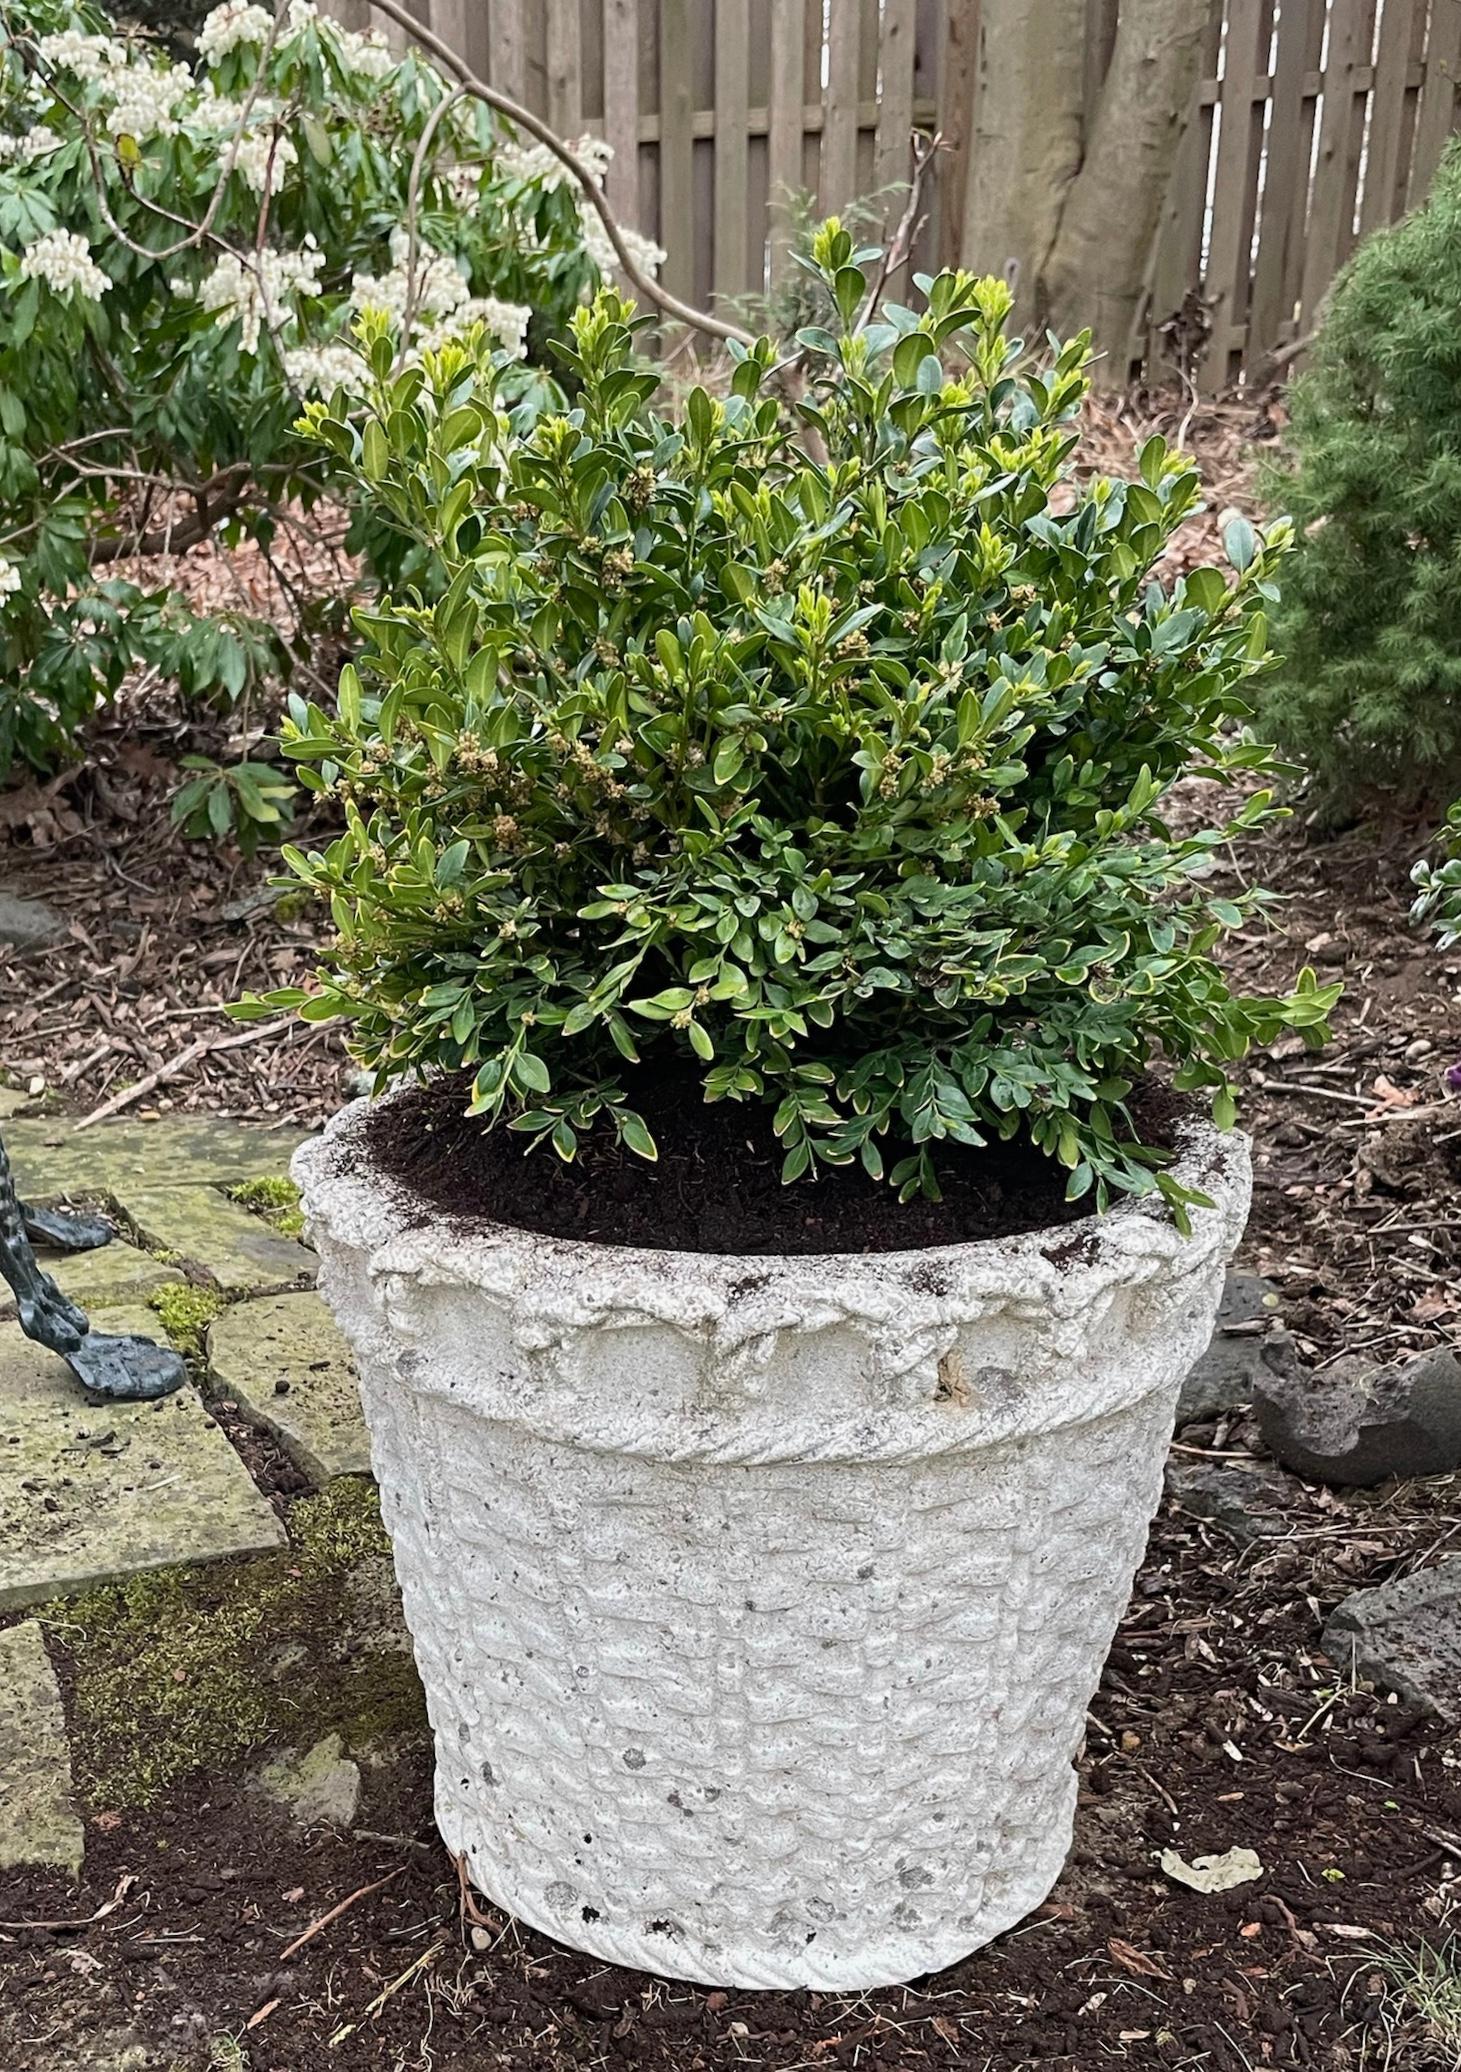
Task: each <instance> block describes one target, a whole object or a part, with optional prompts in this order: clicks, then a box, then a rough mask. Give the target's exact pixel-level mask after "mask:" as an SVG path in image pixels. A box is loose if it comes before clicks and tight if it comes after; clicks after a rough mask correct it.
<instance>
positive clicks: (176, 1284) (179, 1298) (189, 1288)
mask: <svg viewBox="0 0 1461 2072" xmlns="http://www.w3.org/2000/svg"><path fill="white" fill-rule="evenodd" d="M147 1306H148V1308H149V1309H153V1310H155V1311H156V1312H157V1314H158V1316H159V1317H160V1318H161V1319H162V1328H163V1330H164V1331H166V1333H167V1335H168V1337H169V1338H170V1339H171V1340H172V1342H173V1344H174V1345H175V1346H176V1347H177V1349H178V1351H179V1352H180V1353H185V1354H186V1355H187V1356H188V1357H189V1358H190V1359H195V1360H196V1359H201V1358H202V1355H203V1334H204V1332H205V1331H206V1330H207V1329H208V1326H209V1325H210V1324H211V1323H212V1321H213V1319H214V1318H215V1317H216V1316H217V1315H218V1314H219V1312H220V1311H221V1310H222V1309H223V1308H224V1307H225V1303H224V1298H223V1296H222V1295H220V1294H219V1292H218V1290H217V1289H216V1288H198V1287H195V1286H194V1285H193V1283H192V1282H191V1281H169V1283H168V1285H167V1286H166V1287H165V1288H158V1289H155V1290H154V1292H153V1293H152V1294H151V1295H149V1296H148V1298H147Z"/></svg>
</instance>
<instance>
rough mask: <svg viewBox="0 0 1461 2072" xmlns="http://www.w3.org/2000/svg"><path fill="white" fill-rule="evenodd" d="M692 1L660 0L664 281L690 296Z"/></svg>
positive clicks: (692, 249)
mask: <svg viewBox="0 0 1461 2072" xmlns="http://www.w3.org/2000/svg"><path fill="white" fill-rule="evenodd" d="M692 85H693V75H692V73H691V68H690V0H659V196H660V199H659V241H660V243H661V244H662V245H663V246H664V248H665V264H664V283H665V286H666V287H667V288H670V289H672V290H673V292H674V293H675V294H676V295H680V296H683V297H684V298H685V299H686V300H687V301H688V300H689V299H690V298H691V296H692V295H693V294H694V289H695V189H694V173H695V167H694V151H695V143H694V139H695V128H694V124H695V97H694V93H693V90H692Z"/></svg>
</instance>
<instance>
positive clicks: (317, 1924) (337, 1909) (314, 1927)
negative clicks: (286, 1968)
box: [258, 1864, 405, 2020]
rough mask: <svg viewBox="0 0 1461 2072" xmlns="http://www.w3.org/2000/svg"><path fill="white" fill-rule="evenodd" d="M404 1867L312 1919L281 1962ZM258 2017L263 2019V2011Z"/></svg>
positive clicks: (397, 1875) (399, 1873)
mask: <svg viewBox="0 0 1461 2072" xmlns="http://www.w3.org/2000/svg"><path fill="white" fill-rule="evenodd" d="M404 1869H405V1865H404V1864H397V1866H396V1868H395V1869H394V1870H393V1871H387V1872H386V1874H385V1876H384V1877H383V1878H377V1879H375V1880H374V1882H373V1883H372V1884H369V1885H361V1886H360V1887H359V1888H358V1889H357V1890H356V1891H354V1892H352V1893H350V1894H349V1895H348V1896H347V1897H346V1898H344V1899H342V1900H341V1901H340V1903H339V1905H338V1906H333V1907H331V1908H330V1911H329V1912H328V1913H327V1914H321V1915H320V1916H319V1918H318V1919H317V1920H314V1921H311V1922H310V1924H309V1926H308V1928H306V1929H305V1931H304V1933H303V1935H297V1936H296V1937H295V1938H294V1941H293V1942H292V1943H291V1944H290V1945H289V1948H288V1949H287V1950H281V1951H280V1952H279V1962H280V1963H281V1964H287V1963H288V1961H289V1959H290V1958H291V1957H296V1956H298V1954H299V1952H300V1951H301V1950H302V1949H303V1948H304V1946H305V1944H306V1943H309V1942H313V1941H314V1939H315V1937H316V1936H317V1935H322V1934H323V1933H324V1931H325V1930H326V1929H327V1928H328V1927H330V1926H331V1925H332V1923H334V1922H336V1921H338V1920H339V1918H340V1916H341V1915H342V1914H343V1913H347V1912H348V1911H349V1909H350V1908H351V1907H353V1906H354V1905H355V1903H356V1901H357V1900H360V1899H366V1898H368V1897H369V1896H370V1894H371V1893H372V1892H379V1891H380V1888H381V1886H382V1885H389V1884H390V1882H391V1880H392V1878H399V1877H400V1875H401V1872H402V1871H403V1870H404ZM258 2018H259V2019H260V2020H262V2018H263V2016H262V2012H261V2013H260V2016H259V2017H258Z"/></svg>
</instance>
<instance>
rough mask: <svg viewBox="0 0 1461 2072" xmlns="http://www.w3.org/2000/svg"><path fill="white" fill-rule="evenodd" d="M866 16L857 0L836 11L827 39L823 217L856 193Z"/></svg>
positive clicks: (829, 25) (821, 197) (822, 189)
mask: <svg viewBox="0 0 1461 2072" xmlns="http://www.w3.org/2000/svg"><path fill="white" fill-rule="evenodd" d="M861 43H862V13H861V10H860V8H859V7H858V6H857V5H856V0H842V5H841V6H837V5H836V4H835V0H834V5H833V7H832V13H831V20H830V22H829V24H828V37H827V92H826V101H825V106H826V115H825V118H824V121H823V127H822V180H821V186H820V188H819V189H818V193H819V196H820V200H821V207H822V213H823V215H824V216H825V215H831V214H832V212H833V211H834V210H836V209H842V208H845V207H846V206H847V204H848V202H850V201H851V200H852V198H853V196H854V195H855V194H856V192H857V107H858V101H859V99H860V98H861V96H860V90H859V78H860V74H861V57H862V48H861Z"/></svg>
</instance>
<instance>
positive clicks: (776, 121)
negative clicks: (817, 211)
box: [767, 0, 806, 287]
mask: <svg viewBox="0 0 1461 2072" xmlns="http://www.w3.org/2000/svg"><path fill="white" fill-rule="evenodd" d="M805 30H806V10H805V5H804V0H771V79H770V104H769V105H770V126H769V131H768V135H767V147H768V164H767V177H768V179H769V182H770V190H771V282H772V285H773V287H774V286H776V285H777V284H778V283H779V282H781V281H783V280H785V279H786V277H787V275H788V273H789V271H790V253H791V248H792V243H793V240H794V237H795V233H796V196H797V193H798V191H799V190H800V188H801V184H802V120H803V117H802V104H803V92H804V84H803V81H804V73H805V52H804V36H805Z"/></svg>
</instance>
